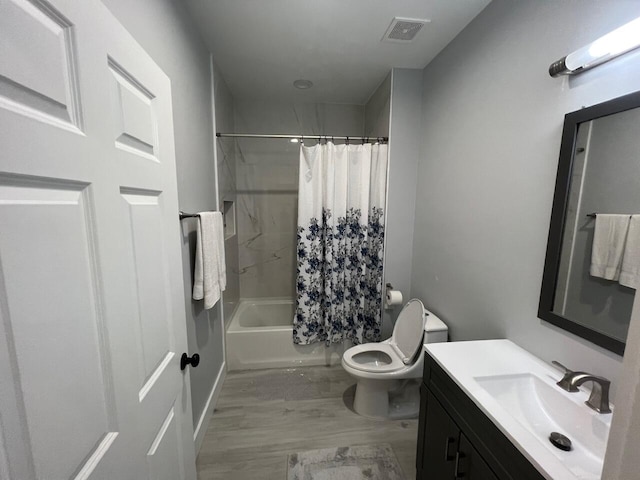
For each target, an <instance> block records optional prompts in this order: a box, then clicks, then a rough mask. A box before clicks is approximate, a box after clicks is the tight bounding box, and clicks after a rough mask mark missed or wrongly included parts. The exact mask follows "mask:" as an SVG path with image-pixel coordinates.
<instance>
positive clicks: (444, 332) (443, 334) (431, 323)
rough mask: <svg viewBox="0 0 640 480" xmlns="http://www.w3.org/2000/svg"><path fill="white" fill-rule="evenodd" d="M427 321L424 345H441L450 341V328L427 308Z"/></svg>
mask: <svg viewBox="0 0 640 480" xmlns="http://www.w3.org/2000/svg"><path fill="white" fill-rule="evenodd" d="M425 311H426V312H427V319H426V321H425V323H424V343H439V342H446V341H447V340H448V335H449V328H448V327H447V326H446V325H445V323H444V322H443V321H442V320H440V318H439V317H438V316H437V315H436V314H434V313H431V312H430V311H429V310H427V309H426V308H425Z"/></svg>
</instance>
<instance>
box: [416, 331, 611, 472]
mask: <svg viewBox="0 0 640 480" xmlns="http://www.w3.org/2000/svg"><path fill="white" fill-rule="evenodd" d="M426 349H427V352H426V353H425V361H424V376H423V383H422V385H421V392H420V393H421V405H420V420H419V432H418V449H417V458H416V465H417V478H418V479H419V480H421V479H428V480H440V479H443V480H444V479H463V478H464V479H471V480H503V479H513V480H529V479H553V480H565V479H566V480H575V479H594V480H595V479H599V478H600V475H601V471H602V461H603V458H604V453H605V449H606V441H607V436H608V432H609V426H610V422H611V415H608V414H599V413H597V412H595V411H593V410H591V409H590V408H588V407H587V406H586V405H585V404H584V402H585V400H587V399H588V392H586V391H583V390H581V391H579V392H575V393H569V392H565V391H563V390H562V389H560V388H559V387H558V386H557V385H556V384H555V382H556V381H558V380H559V379H560V378H561V377H562V373H561V372H560V371H558V370H555V369H554V368H553V367H551V366H550V365H548V364H546V363H545V362H543V361H542V360H540V359H538V358H536V357H534V356H533V355H531V354H529V353H528V352H526V351H525V350H523V349H521V348H520V347H518V346H517V345H515V344H513V343H512V342H510V341H508V340H485V341H473V342H454V343H442V344H433V345H429V346H427V348H426ZM552 432H558V433H560V434H562V435H564V436H566V437H568V438H569V439H570V440H571V442H572V449H571V451H564V450H560V449H559V448H558V447H556V446H554V445H553V444H552V443H551V441H550V440H549V436H550V434H551V433H552Z"/></svg>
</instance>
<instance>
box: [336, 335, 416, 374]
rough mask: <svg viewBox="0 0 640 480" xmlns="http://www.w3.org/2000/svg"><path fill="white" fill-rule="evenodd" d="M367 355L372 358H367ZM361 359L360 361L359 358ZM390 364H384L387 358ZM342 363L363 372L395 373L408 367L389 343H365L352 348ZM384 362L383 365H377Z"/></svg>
mask: <svg viewBox="0 0 640 480" xmlns="http://www.w3.org/2000/svg"><path fill="white" fill-rule="evenodd" d="M367 354H369V355H370V356H369V357H368V358H367ZM358 356H359V357H360V359H361V360H360V361H359V359H358V358H355V359H354V357H358ZM385 356H386V357H387V358H388V361H389V363H384V361H385V360H387V358H385ZM342 361H343V362H344V363H346V364H347V365H348V366H350V367H351V368H354V369H356V370H361V371H363V372H379V373H384V372H395V371H396V370H400V369H401V368H404V367H406V365H405V364H404V362H403V361H402V360H400V357H399V356H398V354H397V353H396V351H395V350H394V348H393V347H392V346H391V345H390V344H388V343H384V342H383V343H365V344H363V345H356V346H355V347H351V348H350V349H348V350H347V351H346V352H344V355H343V356H342ZM377 361H382V362H383V363H376V362H377Z"/></svg>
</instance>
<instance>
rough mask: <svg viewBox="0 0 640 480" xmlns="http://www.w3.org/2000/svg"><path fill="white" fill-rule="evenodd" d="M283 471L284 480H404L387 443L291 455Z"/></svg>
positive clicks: (308, 451)
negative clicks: (284, 472) (285, 479)
mask: <svg viewBox="0 0 640 480" xmlns="http://www.w3.org/2000/svg"><path fill="white" fill-rule="evenodd" d="M287 472H288V473H287V480H405V477H404V475H403V473H402V469H401V468H400V465H399V464H398V460H397V459H396V455H395V453H393V449H392V448H391V445H389V444H388V443H383V444H380V445H358V446H355V447H338V448H324V449H321V450H307V451H306V452H299V453H292V454H291V455H289V461H288V471H287Z"/></svg>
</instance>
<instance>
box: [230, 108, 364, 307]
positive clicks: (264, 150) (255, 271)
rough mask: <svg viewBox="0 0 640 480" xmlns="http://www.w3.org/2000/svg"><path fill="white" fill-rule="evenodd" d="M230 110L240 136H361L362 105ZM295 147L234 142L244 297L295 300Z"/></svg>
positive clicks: (242, 140) (272, 141)
mask: <svg viewBox="0 0 640 480" xmlns="http://www.w3.org/2000/svg"><path fill="white" fill-rule="evenodd" d="M234 106H235V131H236V132H238V133H263V134H269V133H285V134H286V133H301V134H307V135H312V134H316V135H317V134H335V135H354V136H358V135H362V134H363V132H364V110H365V107H364V106H361V105H333V104H314V103H276V102H263V101H250V100H236V101H235V102H234ZM305 144H306V145H313V144H315V142H314V141H305ZM299 148H300V147H299V144H295V143H291V142H289V141H288V140H275V139H245V138H240V139H237V141H236V146H235V163H236V194H237V197H236V198H237V205H236V215H237V222H238V234H237V241H238V259H239V269H238V270H239V276H240V296H241V297H242V298H259V297H289V298H290V297H293V296H294V295H295V283H294V282H295V271H296V256H295V251H296V250H295V247H296V224H297V209H298V161H299Z"/></svg>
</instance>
